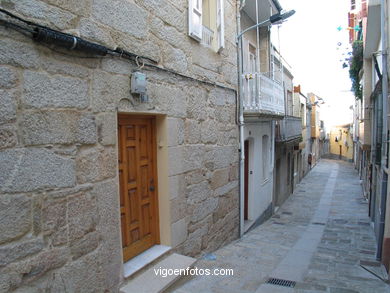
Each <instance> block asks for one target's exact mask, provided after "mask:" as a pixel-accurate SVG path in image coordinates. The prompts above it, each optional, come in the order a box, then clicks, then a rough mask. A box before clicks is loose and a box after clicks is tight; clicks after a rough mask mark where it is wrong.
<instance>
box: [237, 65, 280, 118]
mask: <svg viewBox="0 0 390 293" xmlns="http://www.w3.org/2000/svg"><path fill="white" fill-rule="evenodd" d="M272 76H274V75H273V74H272V73H270V72H264V73H258V72H255V73H245V74H243V75H242V87H243V91H242V92H243V99H244V100H243V102H244V114H245V113H246V114H249V113H264V114H271V115H279V116H283V115H284V114H285V109H284V94H283V87H282V85H281V84H280V82H279V81H277V80H274V79H272Z"/></svg>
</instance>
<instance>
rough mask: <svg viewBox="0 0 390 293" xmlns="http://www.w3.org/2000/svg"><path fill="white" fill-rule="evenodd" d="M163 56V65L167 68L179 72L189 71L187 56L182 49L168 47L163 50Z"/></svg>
mask: <svg viewBox="0 0 390 293" xmlns="http://www.w3.org/2000/svg"><path fill="white" fill-rule="evenodd" d="M162 54H163V56H162V57H163V64H164V66H165V67H166V68H169V69H172V70H176V71H178V72H186V71H187V66H188V62H187V56H186V54H185V53H184V52H183V51H182V50H181V49H177V48H173V47H170V46H166V47H165V48H163V52H162Z"/></svg>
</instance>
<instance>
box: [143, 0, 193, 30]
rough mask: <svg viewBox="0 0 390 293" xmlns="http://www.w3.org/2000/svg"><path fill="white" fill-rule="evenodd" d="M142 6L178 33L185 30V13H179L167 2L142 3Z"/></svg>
mask: <svg viewBox="0 0 390 293" xmlns="http://www.w3.org/2000/svg"><path fill="white" fill-rule="evenodd" d="M143 5H144V6H145V7H146V8H147V9H148V10H149V11H150V12H151V13H152V14H153V15H154V17H157V18H160V19H162V20H163V21H164V22H166V23H168V24H169V25H170V26H173V27H175V28H176V29H177V30H179V31H185V30H186V27H187V26H186V19H187V13H186V11H185V12H182V11H180V10H179V9H177V8H176V7H175V6H174V5H172V4H171V3H170V2H169V1H167V0H149V1H144V2H143Z"/></svg>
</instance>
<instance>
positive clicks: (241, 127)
mask: <svg viewBox="0 0 390 293" xmlns="http://www.w3.org/2000/svg"><path fill="white" fill-rule="evenodd" d="M236 7H237V15H236V20H237V35H238V34H239V33H240V32H241V15H240V12H241V11H240V1H237V5H236ZM236 42H237V67H238V68H237V74H238V83H237V87H238V89H237V95H238V101H239V119H238V123H239V130H240V146H239V149H240V201H239V202H240V204H239V209H240V214H239V216H240V237H242V235H244V212H243V210H242V209H243V207H244V176H245V174H244V162H245V153H244V109H243V100H242V92H241V75H242V72H241V71H242V64H241V59H242V56H241V48H242V38H241V39H240V40H238V38H237V40H236Z"/></svg>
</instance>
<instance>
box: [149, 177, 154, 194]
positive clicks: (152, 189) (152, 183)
mask: <svg viewBox="0 0 390 293" xmlns="http://www.w3.org/2000/svg"><path fill="white" fill-rule="evenodd" d="M149 191H154V180H153V179H150V187H149Z"/></svg>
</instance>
